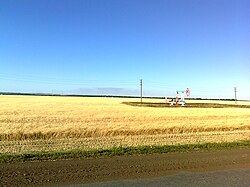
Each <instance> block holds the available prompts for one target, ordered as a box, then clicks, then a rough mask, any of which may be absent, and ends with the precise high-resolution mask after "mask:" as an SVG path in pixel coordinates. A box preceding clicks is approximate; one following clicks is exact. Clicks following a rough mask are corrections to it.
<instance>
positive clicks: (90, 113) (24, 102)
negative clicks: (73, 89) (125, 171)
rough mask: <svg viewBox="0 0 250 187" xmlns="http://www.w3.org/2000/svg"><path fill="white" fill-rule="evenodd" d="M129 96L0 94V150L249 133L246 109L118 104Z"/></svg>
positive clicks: (184, 140) (210, 139) (175, 140)
mask: <svg viewBox="0 0 250 187" xmlns="http://www.w3.org/2000/svg"><path fill="white" fill-rule="evenodd" d="M131 101H138V99H121V98H78V97H47V96H46V97H45V96H43V97H38V96H0V103H1V110H0V140H1V141H0V152H15V151H17V150H19V151H22V150H23V151H24V150H25V151H27V150H33V149H34V150H37V149H38V150H43V149H45V150H50V149H54V148H55V149H67V150H68V149H71V148H72V147H84V148H86V149H87V148H104V147H105V148H106V147H110V146H111V147H112V146H116V145H118V144H119V145H127V146H132V145H141V144H142V145H156V144H157V145H162V144H171V143H172V144H177V143H190V142H191V143H194V142H221V141H235V140H247V139H249V137H250V109H249V108H215V109H212V108H150V107H132V106H128V105H124V104H121V103H122V102H131ZM145 101H147V102H164V101H163V100H150V99H148V100H145ZM190 102H196V101H190ZM198 102H199V101H198ZM220 103H221V102H220ZM222 103H225V102H222ZM227 103H228V102H227ZM231 103H232V102H231ZM241 104H249V102H244V103H241ZM11 142H14V143H13V144H12V143H11ZM60 142H66V143H62V144H60ZM18 143H19V144H20V145H19V146H13V145H16V144H17V145H18ZM11 146H12V147H13V149H14V150H12V151H11V148H10V147H11ZM14 147H15V148H14ZM46 147H48V149H47V148H46ZM53 147H54V148H53Z"/></svg>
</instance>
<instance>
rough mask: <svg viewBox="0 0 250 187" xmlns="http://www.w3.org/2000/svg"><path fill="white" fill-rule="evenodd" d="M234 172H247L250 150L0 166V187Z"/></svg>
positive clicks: (235, 149) (246, 148) (239, 149)
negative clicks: (183, 173) (191, 172)
mask: <svg viewBox="0 0 250 187" xmlns="http://www.w3.org/2000/svg"><path fill="white" fill-rule="evenodd" d="M237 168H250V147H245V148H232V149H223V150H209V151H205V150H204V151H192V152H182V153H166V154H149V155H131V156H128V155H124V156H113V157H101V158H89V159H81V160H80V159H73V160H56V161H40V162H39V161H36V162H22V163H20V162H19V163H9V164H8V163H6V164H0V186H6V187H7V186H55V185H59V186H62V185H70V184H87V183H95V182H105V181H116V180H124V179H145V178H152V177H161V176H167V175H172V174H176V173H179V172H182V171H195V172H196V171H199V172H205V171H216V170H226V169H237Z"/></svg>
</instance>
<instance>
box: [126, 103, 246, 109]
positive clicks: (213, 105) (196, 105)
mask: <svg viewBox="0 0 250 187" xmlns="http://www.w3.org/2000/svg"><path fill="white" fill-rule="evenodd" d="M123 104H126V105H130V106H139V107H157V108H166V107H168V108H177V107H184V108H250V105H236V104H234V105H233V104H218V103H188V102H187V103H186V105H185V106H181V105H180V104H178V105H172V106H171V105H170V104H169V103H151V102H142V103H141V102H123Z"/></svg>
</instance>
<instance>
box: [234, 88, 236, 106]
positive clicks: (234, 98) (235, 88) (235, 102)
mask: <svg viewBox="0 0 250 187" xmlns="http://www.w3.org/2000/svg"><path fill="white" fill-rule="evenodd" d="M236 93H237V88H236V87H234V100H235V104H237V95H236Z"/></svg>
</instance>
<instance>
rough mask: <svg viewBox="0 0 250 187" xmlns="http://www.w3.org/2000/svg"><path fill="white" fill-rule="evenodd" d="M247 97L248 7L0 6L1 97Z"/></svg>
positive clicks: (46, 2) (184, 0)
mask: <svg viewBox="0 0 250 187" xmlns="http://www.w3.org/2000/svg"><path fill="white" fill-rule="evenodd" d="M140 79H143V87H144V95H146V96H174V95H175V91H176V90H182V89H183V90H185V89H186V88H187V87H189V88H190V90H191V96H193V97H207V98H233V97H234V93H233V87H235V86H236V87H237V90H238V97H239V98H240V99H250V94H249V91H250V1H249V0H126V1H125V0H41V1H34V0H0V89H1V90H0V91H11V92H44V93H51V92H52V90H53V92H54V93H63V94H66V93H76V94H115V95H139V80H140Z"/></svg>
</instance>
